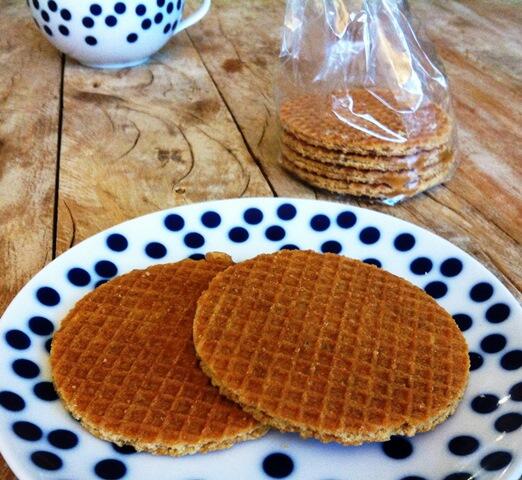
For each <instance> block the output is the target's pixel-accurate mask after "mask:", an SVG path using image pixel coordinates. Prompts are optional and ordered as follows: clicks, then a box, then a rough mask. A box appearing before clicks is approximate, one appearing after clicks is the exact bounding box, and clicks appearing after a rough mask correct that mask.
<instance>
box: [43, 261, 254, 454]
mask: <svg viewBox="0 0 522 480" xmlns="http://www.w3.org/2000/svg"><path fill="white" fill-rule="evenodd" d="M229 265H230V263H229V262H228V261H201V262H196V261H192V260H186V261H183V262H179V263H177V264H169V265H159V266H154V267H150V268H149V269H147V270H136V271H133V272H131V273H129V274H127V275H123V276H121V277H119V278H117V279H115V280H113V281H111V282H109V283H107V284H105V285H103V286H101V287H99V288H98V289H96V290H95V291H93V292H92V293H90V294H88V295H87V296H86V297H84V298H83V299H82V300H80V302H78V304H77V305H76V306H75V307H74V309H73V310H72V311H71V312H70V313H69V314H68V316H67V317H66V318H65V319H64V321H63V323H62V326H61V328H60V330H59V331H58V332H57V333H56V335H55V337H54V339H53V346H52V350H51V366H52V373H53V380H54V383H55V386H56V389H57V391H58V393H59V395H60V397H61V398H62V400H63V401H64V403H65V405H66V407H67V408H68V409H69V410H70V412H71V413H72V414H73V416H74V417H76V418H78V419H79V420H80V421H81V422H82V423H83V424H84V425H85V426H86V427H87V428H88V429H89V430H91V431H92V432H93V433H95V434H98V435H99V436H102V437H103V438H106V439H108V440H112V441H115V442H116V443H120V444H121V443H129V444H132V445H134V446H135V447H136V448H137V449H138V450H149V451H153V452H155V453H171V454H181V453H192V452H194V451H198V450H202V449H213V448H219V446H220V445H221V444H223V445H225V446H228V444H230V443H233V442H234V441H235V440H237V439H239V438H240V437H248V436H250V435H252V436H257V435H258V433H261V432H260V431H259V432H258V430H259V428H260V427H259V425H258V423H257V422H256V421H255V420H254V419H253V418H252V417H250V415H248V414H246V413H244V412H243V411H242V410H241V409H240V408H239V407H238V406H236V405H234V404H233V403H231V402H230V401H229V400H227V399H225V398H223V397H222V396H221V395H219V393H218V390H217V389H216V388H214V387H212V386H211V385H210V382H209V380H208V378H207V377H206V376H205V375H204V374H203V373H202V372H201V370H200V368H199V366H198V363H197V358H196V356H195V352H194V347H193V343H192V320H193V315H194V311H195V306H196V301H197V299H198V297H199V295H200V293H201V292H202V291H203V290H204V289H205V288H206V287H207V285H208V283H209V281H210V280H211V278H212V277H213V276H214V275H215V274H216V273H218V272H220V271H222V270H224V269H225V268H226V267H228V266H229Z"/></svg>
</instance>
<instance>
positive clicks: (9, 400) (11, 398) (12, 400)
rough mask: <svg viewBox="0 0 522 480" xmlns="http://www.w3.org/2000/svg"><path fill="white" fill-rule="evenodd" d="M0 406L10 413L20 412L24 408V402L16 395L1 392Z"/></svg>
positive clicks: (6, 391) (4, 391)
mask: <svg viewBox="0 0 522 480" xmlns="http://www.w3.org/2000/svg"><path fill="white" fill-rule="evenodd" d="M0 406H1V407H3V408H5V409H6V410H9V411H11V412H20V411H21V410H23V409H24V408H25V401H24V399H23V398H22V397H21V396H20V395H18V394H17V393H14V392H10V391H9V390H3V391H1V392H0Z"/></svg>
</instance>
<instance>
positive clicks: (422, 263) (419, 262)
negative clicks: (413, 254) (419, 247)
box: [410, 257, 433, 275]
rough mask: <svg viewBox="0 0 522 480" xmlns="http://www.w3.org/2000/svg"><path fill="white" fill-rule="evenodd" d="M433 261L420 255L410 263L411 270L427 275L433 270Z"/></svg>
mask: <svg viewBox="0 0 522 480" xmlns="http://www.w3.org/2000/svg"><path fill="white" fill-rule="evenodd" d="M432 268H433V262H432V261H431V260H430V259H429V258H427V257H419V258H416V259H415V260H413V262H411V263H410V270H411V271H412V272H413V273H414V274H415V275H426V274H427V273H429V272H431V269H432Z"/></svg>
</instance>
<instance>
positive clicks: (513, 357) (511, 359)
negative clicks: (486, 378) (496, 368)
mask: <svg viewBox="0 0 522 480" xmlns="http://www.w3.org/2000/svg"><path fill="white" fill-rule="evenodd" d="M500 365H501V366H502V368H503V369H504V370H518V369H519V368H520V367H522V350H511V351H510V352H507V353H505V354H504V355H503V356H502V358H501V359H500Z"/></svg>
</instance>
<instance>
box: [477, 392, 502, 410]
mask: <svg viewBox="0 0 522 480" xmlns="http://www.w3.org/2000/svg"><path fill="white" fill-rule="evenodd" d="M498 401H499V398H498V397H497V396H496V395H493V394H491V393H483V394H481V395H477V396H476V397H475V398H474V399H473V400H472V401H471V408H472V409H473V410H474V411H475V412H477V413H481V414H487V413H491V412H494V411H495V410H496V409H497V408H498Z"/></svg>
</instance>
